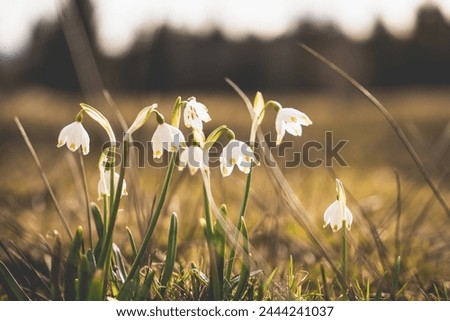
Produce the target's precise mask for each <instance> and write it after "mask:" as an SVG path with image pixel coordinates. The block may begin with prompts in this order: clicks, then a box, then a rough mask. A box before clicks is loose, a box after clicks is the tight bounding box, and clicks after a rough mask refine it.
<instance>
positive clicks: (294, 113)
mask: <svg viewBox="0 0 450 321" xmlns="http://www.w3.org/2000/svg"><path fill="white" fill-rule="evenodd" d="M269 105H271V106H273V107H275V110H276V111H277V115H276V120H275V130H276V133H277V140H276V144H277V145H279V144H280V143H281V142H282V140H283V138H284V136H285V134H286V132H288V133H289V134H291V135H294V136H301V135H302V126H309V125H311V124H312V121H311V119H310V118H309V117H308V116H307V115H306V114H304V113H302V112H301V111H299V110H297V109H294V108H289V107H287V108H283V107H282V106H281V105H280V104H279V103H278V102H274V101H270V102H268V103H267V104H264V100H263V97H262V95H261V93H259V92H258V93H257V95H256V97H255V102H254V105H253V112H254V117H255V119H254V125H255V127H254V128H252V131H253V130H255V131H256V128H257V126H259V125H260V124H261V122H262V119H263V118H264V113H265V109H266V107H267V106H269ZM180 106H184V111H183V116H184V117H183V119H184V124H185V126H186V127H187V128H190V129H191V130H192V131H193V134H194V135H193V136H194V142H193V144H192V145H191V146H187V145H186V139H185V137H184V135H183V133H182V132H181V130H180V129H179V128H178V127H176V126H178V124H176V126H174V124H172V125H171V124H168V123H166V122H165V121H164V118H163V117H162V115H161V114H159V113H158V112H157V111H156V108H157V105H156V104H153V105H151V106H148V107H145V108H143V109H142V110H141V111H140V112H139V114H138V116H137V117H136V119H135V121H134V122H133V124H132V125H131V126H130V128H129V129H128V131H127V132H126V133H125V134H126V136H127V135H128V137H129V136H131V134H132V133H134V132H135V131H136V130H137V129H139V128H140V127H142V126H143V125H144V124H145V123H146V122H147V120H148V119H149V118H150V115H151V114H152V113H153V112H156V113H157V119H158V126H157V128H156V130H155V132H154V134H153V136H152V138H151V144H152V149H153V157H154V158H160V157H161V156H162V154H163V151H164V150H166V151H168V152H175V151H178V150H180V149H182V151H181V153H180V157H179V161H180V162H179V164H180V169H182V168H184V167H186V166H188V167H189V170H190V173H191V174H192V175H194V174H195V173H196V172H197V171H198V170H201V171H208V170H209V167H208V164H209V156H208V153H209V148H210V147H211V145H212V144H211V143H212V142H211V141H208V139H207V140H205V135H204V133H203V123H206V122H209V121H210V120H211V117H210V115H209V113H208V109H207V108H206V106H205V105H204V104H202V103H200V102H198V101H197V100H196V98H195V97H190V98H189V99H187V101H184V102H182V104H181V105H180ZM81 107H82V110H81V112H80V113H79V114H78V115H77V117H76V121H74V122H73V123H71V124H69V125H67V126H65V127H64V128H63V129H62V130H61V132H60V134H59V137H58V144H57V146H58V147H61V146H63V145H65V144H66V145H67V147H68V148H69V150H71V151H73V152H74V151H76V150H78V148H79V147H80V146H81V150H82V152H83V154H84V155H87V154H88V153H89V143H90V139H89V135H88V133H87V131H86V130H85V129H84V127H83V125H82V121H83V117H82V113H83V112H85V113H86V114H88V115H89V116H90V117H91V118H92V119H94V120H95V121H97V122H98V123H99V124H100V125H101V126H102V127H103V128H104V129H105V131H106V132H107V134H108V136H109V138H110V140H115V136H114V132H113V130H112V128H111V126H110V124H109V122H108V120H107V119H106V118H105V117H104V116H103V115H102V114H101V113H100V112H98V111H97V110H96V109H94V108H93V107H91V106H89V105H86V104H81ZM177 123H178V122H177ZM223 129H224V130H228V129H227V128H226V126H225V127H224V128H223ZM228 132H231V131H230V130H228ZM231 133H232V132H231ZM217 138H218V137H216V138H215V140H216V139H217ZM114 143H115V142H114ZM252 146H253V145H252ZM102 157H103V158H104V155H102ZM101 163H102V165H101V166H99V170H100V180H99V183H98V194H99V197H100V198H102V197H104V196H107V197H109V196H110V186H111V172H112V171H109V170H106V166H105V161H104V160H102V162H101ZM255 163H256V157H255V154H254V151H253V150H252V148H251V147H250V146H249V145H248V144H247V143H245V142H243V141H240V140H237V139H235V138H234V133H232V135H231V137H230V141H229V143H228V144H227V145H226V146H225V147H224V148H223V150H222V154H221V155H220V170H221V173H222V175H223V176H224V177H226V176H229V175H230V174H231V173H232V172H233V169H234V166H235V165H236V166H237V168H238V169H239V170H240V171H242V172H243V173H245V174H248V173H249V172H250V169H251V167H252V166H253V165H254V164H255ZM118 180H119V174H118V173H116V172H114V179H113V180H112V181H113V184H114V186H115V187H117V184H118ZM336 185H337V191H338V200H337V201H335V202H333V203H332V204H331V205H330V206H329V207H328V208H327V210H326V211H325V214H324V220H325V224H324V227H325V226H327V225H328V224H330V225H331V227H332V229H333V231H337V230H339V229H340V228H341V227H342V225H343V222H344V223H345V224H346V227H347V228H348V229H350V226H351V224H352V219H353V216H352V213H351V212H350V210H349V209H348V207H347V206H346V201H345V191H344V187H343V185H342V183H341V182H340V181H339V180H338V179H337V180H336ZM121 195H122V196H123V195H126V183H125V182H123V186H122V193H121Z"/></svg>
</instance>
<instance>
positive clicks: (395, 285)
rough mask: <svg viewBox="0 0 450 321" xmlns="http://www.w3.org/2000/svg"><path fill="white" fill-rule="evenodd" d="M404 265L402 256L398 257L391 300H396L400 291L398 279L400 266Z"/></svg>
mask: <svg viewBox="0 0 450 321" xmlns="http://www.w3.org/2000/svg"><path fill="white" fill-rule="evenodd" d="M401 263H402V259H401V257H400V256H398V257H397V260H396V261H395V267H394V277H393V282H392V290H391V300H392V301H395V300H396V294H397V289H398V283H399V282H398V278H399V276H400V265H401Z"/></svg>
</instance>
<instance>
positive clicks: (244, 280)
mask: <svg viewBox="0 0 450 321" xmlns="http://www.w3.org/2000/svg"><path fill="white" fill-rule="evenodd" d="M241 223H242V224H241V233H242V237H243V243H244V244H243V249H244V253H243V255H244V258H243V260H242V267H241V273H240V276H239V283H238V286H237V289H236V293H235V294H234V300H235V301H239V300H241V299H242V297H243V296H244V294H245V290H246V289H247V285H248V280H249V277H250V252H249V251H250V250H249V249H250V242H249V240H248V232H247V226H246V224H245V220H244V218H243V217H241Z"/></svg>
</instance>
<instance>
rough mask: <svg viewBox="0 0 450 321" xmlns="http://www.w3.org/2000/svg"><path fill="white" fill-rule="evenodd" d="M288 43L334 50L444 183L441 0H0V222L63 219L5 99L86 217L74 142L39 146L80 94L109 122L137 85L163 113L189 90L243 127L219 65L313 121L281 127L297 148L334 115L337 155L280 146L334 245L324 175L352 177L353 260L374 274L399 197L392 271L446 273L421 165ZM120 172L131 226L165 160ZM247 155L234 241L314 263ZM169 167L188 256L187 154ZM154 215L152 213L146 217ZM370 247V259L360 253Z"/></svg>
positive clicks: (192, 202) (198, 248) (368, 110)
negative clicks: (399, 259)
mask: <svg viewBox="0 0 450 321" xmlns="http://www.w3.org/2000/svg"><path fill="white" fill-rule="evenodd" d="M299 43H305V44H307V45H308V46H310V47H312V48H313V49H315V50H317V51H318V52H320V53H321V54H323V55H324V56H325V57H327V58H329V59H330V60H332V61H333V62H335V63H336V64H337V65H338V66H340V67H341V68H342V69H344V70H345V71H346V72H348V73H349V74H350V75H351V76H353V77H354V78H355V79H357V80H358V81H360V82H361V83H362V84H363V85H364V86H366V87H367V88H369V90H371V91H372V92H373V93H374V94H375V96H376V97H377V98H379V99H380V100H381V101H382V102H383V103H384V104H385V106H386V108H387V109H388V110H389V111H390V112H391V113H392V115H393V116H394V118H395V119H396V120H397V121H398V123H399V124H400V126H401V127H402V128H403V129H404V131H405V132H406V134H407V137H408V139H410V141H411V143H412V144H413V146H414V147H415V148H416V150H417V152H418V153H419V155H420V156H421V157H422V159H423V161H424V163H425V165H426V166H427V168H428V169H429V171H430V172H431V176H432V177H433V179H434V180H435V181H436V182H437V183H438V184H440V186H441V189H442V193H443V194H444V197H446V199H449V198H448V196H449V190H448V187H449V186H448V175H449V172H450V168H449V162H448V160H449V157H450V151H449V142H450V121H449V120H450V108H449V107H450V1H446V0H434V1H426V0H396V1H389V0H383V1H382V0H354V1H353V0H347V1H332V0H302V1H296V0H278V1H257V0H244V1H243V0H227V1H219V0H191V1H175V0H164V1H157V0H147V1H146V0H128V1H119V0H72V1H58V0H34V1H25V0H0V106H1V113H0V126H1V127H0V148H1V151H2V153H1V154H0V161H1V164H2V165H1V167H0V238H1V239H3V240H6V239H9V238H11V239H13V240H14V241H15V242H16V243H18V244H19V245H22V246H26V247H29V248H30V251H32V248H33V246H36V244H37V243H38V242H36V240H37V239H38V237H37V235H38V234H41V235H45V234H46V233H47V232H48V231H49V230H51V229H58V230H60V231H61V230H62V227H61V225H60V223H59V221H58V220H57V219H56V215H55V212H54V209H53V207H52V204H51V202H50V200H49V198H48V195H47V193H46V190H45V188H44V187H43V184H42V182H41V181H40V178H39V175H38V172H37V171H36V169H35V166H34V164H33V161H32V159H31V157H30V156H29V152H28V151H27V148H26V146H25V144H24V143H23V140H22V138H21V136H20V134H19V132H18V130H17V127H16V125H15V124H14V120H13V117H14V116H18V117H19V118H20V120H21V121H22V123H23V125H24V127H25V129H26V130H27V132H28V134H29V136H30V140H31V142H32V143H33V145H34V147H35V149H36V151H37V154H38V156H39V157H40V159H41V162H42V165H43V168H44V170H45V171H46V173H47V175H48V177H49V180H50V182H51V185H52V186H53V187H54V189H55V193H56V195H57V198H58V199H59V201H60V202H61V206H62V207H63V210H64V212H65V213H66V215H67V216H68V218H69V223H70V224H71V226H72V227H73V228H74V229H75V226H76V225H78V224H80V222H84V220H85V214H83V213H84V211H85V210H84V208H85V204H84V200H83V197H82V196H81V195H82V194H81V192H80V190H82V187H81V186H82V182H81V181H80V175H79V166H78V165H77V164H78V157H77V155H76V154H75V155H74V154H72V153H70V152H68V151H67V150H66V149H65V148H64V150H63V149H61V150H58V149H56V147H55V146H56V139H57V136H58V133H59V131H60V129H61V128H62V127H63V126H64V125H66V124H68V123H69V122H72V121H73V119H74V117H75V115H76V113H77V112H78V110H79V107H78V104H79V103H80V102H87V103H89V104H91V105H93V106H95V107H97V108H98V109H99V110H101V111H102V112H103V113H104V114H105V115H106V116H107V117H108V119H110V120H111V122H112V124H113V126H114V127H115V129H117V133H119V132H120V124H119V121H118V119H117V117H116V116H117V113H116V112H115V108H116V107H118V108H119V110H120V111H121V113H122V114H123V116H124V118H125V120H126V122H127V123H128V124H130V123H131V122H132V121H133V119H134V117H135V115H136V114H137V112H138V111H139V110H140V109H141V108H142V107H144V106H147V105H149V104H151V103H154V102H157V103H158V104H159V108H160V110H161V111H162V112H163V113H164V114H165V115H166V117H168V115H169V113H170V108H171V106H172V105H173V102H174V101H175V99H176V97H177V96H181V97H182V98H183V99H187V98H188V97H190V96H196V97H197V100H198V101H200V102H202V103H204V104H205V105H206V106H207V107H208V108H209V111H210V114H211V117H212V118H213V121H212V122H210V123H208V124H207V125H206V128H205V130H206V132H208V131H211V130H212V129H213V128H215V127H217V126H219V125H221V124H227V125H229V127H230V128H232V129H234V130H235V131H236V133H237V136H238V138H239V139H242V140H245V139H247V137H248V135H249V129H250V128H249V127H250V119H249V117H248V115H247V114H246V110H245V106H244V105H243V103H242V101H241V99H240V98H239V97H238V96H237V95H236V93H235V92H234V91H233V90H232V89H231V88H230V86H229V85H228V84H227V83H226V82H225V81H224V78H225V77H228V78H230V79H232V80H233V81H234V82H235V83H237V84H238V85H239V86H240V87H241V88H242V89H243V90H244V91H245V92H246V94H248V95H249V97H250V98H252V97H253V96H254V94H255V91H256V90H260V91H262V92H263V94H264V97H265V98H266V100H268V99H274V100H277V101H279V102H280V103H281V104H283V105H284V106H292V107H295V108H299V109H301V110H302V111H303V112H305V113H307V114H308V115H309V117H310V118H311V119H312V121H313V123H314V125H313V126H310V127H308V128H305V129H304V134H303V136H302V137H301V138H296V139H292V140H293V141H294V142H295V143H294V146H296V147H298V149H297V150H300V148H301V145H302V143H304V142H306V141H308V140H316V141H319V142H322V143H325V142H324V137H325V132H326V131H333V133H334V137H335V142H337V141H338V140H348V141H349V142H348V143H347V145H346V146H345V148H344V149H343V150H342V153H341V155H342V156H343V158H344V159H345V161H346V162H347V164H348V165H349V166H348V167H342V166H339V165H338V164H336V163H333V167H332V168H325V167H324V166H321V167H319V168H315V169H311V168H306V167H304V166H299V167H297V168H294V169H289V168H284V167H285V166H284V163H283V161H280V163H279V164H280V166H281V167H282V169H283V171H284V173H285V174H286V175H287V178H288V181H289V182H290V183H291V184H292V187H293V188H294V190H295V192H296V193H297V195H298V197H299V198H300V200H301V201H302V202H303V203H304V206H305V207H306V208H307V210H308V211H309V212H310V213H311V218H312V220H313V221H314V222H315V223H316V225H317V233H321V235H323V238H324V239H327V238H329V239H330V242H331V244H333V246H334V248H335V249H338V248H339V240H338V239H337V238H335V237H333V234H332V233H331V232H330V231H329V230H328V229H327V230H324V229H322V227H321V225H322V215H323V211H324V210H325V208H326V207H327V206H328V205H329V204H330V203H331V202H332V201H333V200H334V199H335V197H336V195H335V185H334V176H335V175H337V176H339V177H340V178H341V180H342V181H343V182H344V184H345V186H346V188H347V189H348V192H349V193H350V194H351V195H352V196H351V198H350V199H351V205H350V208H352V210H353V211H354V213H355V220H356V222H355V223H354V228H353V231H352V235H353V236H354V238H355V239H357V241H356V240H355V241H354V243H352V244H353V245H352V251H354V253H359V254H360V255H354V256H353V260H354V262H353V263H357V262H358V263H360V264H363V265H364V266H366V264H367V269H361V271H368V272H367V273H369V274H370V275H372V276H373V275H374V274H375V275H376V274H377V273H380V274H378V275H381V274H382V271H383V268H385V267H386V266H385V263H386V262H388V263H389V262H393V260H394V255H393V253H394V252H395V253H398V248H396V249H394V246H393V244H394V238H395V237H397V238H398V235H397V236H395V228H394V224H393V223H394V222H395V220H396V217H397V216H396V215H397V213H398V205H399V204H401V209H402V213H403V216H402V221H401V222H402V225H401V229H400V231H401V233H400V238H401V241H402V242H401V244H404V245H402V247H401V251H402V254H403V255H405V256H406V259H405V262H406V263H405V265H406V264H409V267H410V270H408V271H410V273H411V275H413V276H417V275H420V277H421V278H422V279H421V280H422V281H424V282H425V283H426V281H430V280H431V279H433V278H437V279H442V278H443V279H444V280H447V281H448V280H449V279H450V275H449V274H448V273H449V271H448V270H446V267H448V263H450V250H449V248H448V244H449V243H448V242H449V241H450V240H449V237H450V236H449V234H448V233H447V231H448V227H449V220H448V217H447V216H446V215H445V212H444V211H443V210H442V208H441V207H440V206H439V204H438V203H437V202H436V200H435V198H434V196H433V194H432V193H431V191H430V189H429V187H428V185H427V184H426V183H425V181H424V180H423V177H422V176H421V174H420V172H419V171H418V170H417V168H416V167H415V165H414V163H413V162H412V161H411V159H410V157H409V155H408V154H407V153H406V151H405V150H404V147H403V146H402V144H401V143H400V141H399V139H398V137H397V136H396V135H395V133H394V132H393V131H392V129H391V128H390V127H389V125H388V124H387V123H386V121H385V120H384V119H383V117H382V116H381V115H380V114H379V113H378V112H377V111H376V110H375V109H374V108H373V106H372V105H371V104H370V103H369V102H368V101H366V99H365V98H364V97H362V96H361V95H360V94H358V93H357V92H356V91H355V89H354V88H353V87H351V86H350V85H349V84H348V83H346V82H344V81H343V80H342V79H341V78H339V76H337V75H336V74H335V73H334V72H333V71H331V70H330V69H329V68H328V67H327V66H325V65H323V64H322V63H321V62H319V61H318V60H316V59H315V58H313V57H312V56H311V55H309V54H308V53H306V52H305V51H304V50H303V49H302V48H301V47H300V46H299V45H298V44H299ZM105 89H106V90H107V91H108V92H109V95H110V96H108V95H106V96H105V94H104V93H105V91H104V90H105ZM273 119H274V115H273V114H271V113H268V115H267V116H266V119H265V120H264V122H263V124H262V127H263V131H264V132H265V133H266V132H269V133H272V134H274V125H273ZM84 123H85V124H86V125H85V127H86V128H87V130H88V131H89V133H90V135H91V141H92V146H93V147H91V150H92V152H91V153H90V154H89V155H88V156H87V157H85V163H86V169H87V172H88V185H89V190H90V193H89V196H90V198H91V200H92V201H95V200H96V197H97V193H96V189H97V187H96V186H97V182H98V173H97V170H96V165H97V157H98V153H96V151H99V148H100V146H101V144H102V143H103V142H105V141H106V135H105V134H104V133H103V132H102V130H101V129H99V128H98V126H96V125H95V124H93V122H92V121H90V120H86V121H85V122H84ZM153 128H154V124H152V125H149V126H147V127H145V128H143V129H142V130H141V131H140V132H139V133H137V134H136V138H137V139H141V140H143V141H148V140H149V138H150V137H151V135H152V132H153ZM117 136H119V137H120V135H117ZM290 138H291V137H290ZM318 153H319V154H318V155H317V157H322V158H323V157H326V155H322V154H320V151H319V152H318ZM148 157H149V158H151V151H149V155H148ZM280 160H283V158H280ZM137 173H138V174H136V173H135V174H136V175H135V174H133V175H132V176H130V177H129V178H127V179H129V180H133V183H132V184H131V183H129V186H135V187H134V188H130V191H129V196H128V198H127V200H126V201H125V202H123V204H124V205H123V206H124V211H125V212H127V213H129V215H124V216H122V217H121V224H123V225H130V226H136V225H133V224H135V223H136V221H138V222H141V224H139V225H138V227H136V229H137V230H140V232H141V233H142V227H143V226H145V225H146V224H145V222H146V220H147V216H146V215H148V211H149V209H150V207H151V204H152V199H153V196H154V195H155V194H156V193H158V191H159V185H158V184H160V182H161V179H162V177H163V175H164V171H163V170H150V171H148V170H147V171H145V170H138V171H137ZM255 173H256V174H255V177H254V180H255V183H254V184H253V189H252V193H251V198H250V205H249V208H250V210H249V214H248V216H249V218H248V219H249V224H248V225H249V226H250V228H251V234H250V235H251V241H252V242H253V243H254V245H255V246H256V247H257V248H258V249H259V250H260V251H261V253H263V255H265V254H264V253H266V256H265V257H266V258H267V260H268V261H269V262H270V263H273V264H277V263H276V262H286V260H287V258H288V256H289V255H290V254H293V255H294V258H295V259H296V261H298V262H300V264H302V266H304V268H308V266H316V265H315V264H316V263H317V261H318V260H319V258H318V257H316V256H315V255H316V254H315V251H314V249H313V248H312V247H311V246H309V245H308V243H307V241H305V240H306V236H305V234H304V232H303V231H302V230H301V229H300V228H299V226H298V224H297V223H296V222H295V220H293V219H292V217H290V216H289V212H288V211H287V210H286V205H285V204H284V201H283V199H282V198H281V197H279V195H278V193H279V190H278V189H277V188H276V187H275V186H273V184H272V182H271V181H270V179H269V178H268V175H267V172H266V170H265V169H264V168H263V167H258V168H256V170H255ZM395 173H398V175H399V181H397V180H396V174H395ZM176 175H177V176H176V181H175V184H174V186H175V187H174V191H173V193H172V194H171V195H172V196H171V199H170V201H169V202H168V205H167V212H170V211H177V213H180V221H181V222H182V224H181V225H180V226H183V227H185V228H184V229H183V230H182V231H180V233H182V235H181V240H182V241H181V245H180V253H181V254H180V256H181V257H184V258H185V259H186V260H187V261H189V260H191V259H193V260H200V259H199V257H202V256H205V248H204V239H203V236H202V233H201V231H200V230H199V225H198V224H193V223H192V222H194V223H196V222H198V218H199V217H201V215H202V214H201V213H202V201H201V181H200V177H197V176H194V177H192V178H190V179H188V178H189V175H188V174H187V173H186V171H185V172H181V173H180V174H176ZM219 176H220V174H219V173H218V171H213V178H214V180H216V181H218V182H220V184H217V186H216V189H215V191H214V193H217V198H218V199H217V202H218V203H222V202H225V203H227V205H228V207H229V209H230V213H231V214H230V217H231V219H233V220H234V217H235V216H236V215H237V214H236V213H237V212H238V209H239V206H240V201H241V198H242V192H243V188H244V182H245V177H244V175H243V174H242V173H234V174H233V177H232V178H228V179H221V178H220V177H219ZM399 184H400V186H401V189H400V190H399ZM138 187H142V189H139V188H138ZM186 190H189V193H186ZM400 191H401V192H400ZM197 196H198V197H197ZM399 200H400V201H399ZM363 214H364V215H363ZM183 222H184V223H185V224H183ZM83 224H84V225H85V223H83ZM167 224H168V215H166V216H165V218H164V224H163V225H161V227H160V228H161V230H162V231H165V229H167ZM364 224H365V225H364ZM358 225H359V226H360V227H358ZM362 226H366V228H365V229H364V228H363V227H362ZM368 227H370V231H372V232H369V228H368ZM373 227H375V231H378V233H379V235H375V234H373V232H374V229H373ZM136 233H137V234H138V232H136ZM121 235H122V236H123V237H125V236H126V233H122V234H121V233H118V234H117V237H118V238H119V237H121ZM161 235H162V236H161V237H162V240H163V241H162V242H161V246H164V240H165V236H164V235H165V234H164V233H162V234H161ZM137 238H138V239H139V236H137ZM377 238H378V240H381V242H382V243H383V242H384V243H383V246H382V250H380V247H377V246H378V245H379V243H377V244H378V245H375V243H374V239H375V240H376V239H377ZM305 242H306V243H305ZM377 242H378V241H377ZM152 246H153V247H155V248H156V247H157V246H158V245H152ZM380 251H381V252H380ZM338 252H339V251H337V252H336V256H337V257H339V253H338ZM411 253H413V254H411ZM410 254H411V256H410V257H411V259H410V261H408V255H410ZM380 257H381V258H383V257H384V259H380ZM370 258H373V259H374V262H378V263H374V264H373V266H369V265H370V264H369V263H368V261H370ZM425 258H426V259H425ZM380 260H381V261H380ZM383 260H384V261H383ZM356 261H357V262H356ZM361 262H362V263H361ZM379 262H382V263H383V262H384V263H383V264H381V263H379ZM419 262H420V264H418V263H419ZM380 264H381V265H380ZM406 270H407V269H406ZM374 271H375V272H374ZM376 271H378V272H376ZM422 272H423V274H421V273H422ZM361 273H365V272H361ZM371 273H374V274H371ZM373 278H374V279H375V276H374V277H373ZM418 295H419V296H420V295H421V294H420V293H419V294H418Z"/></svg>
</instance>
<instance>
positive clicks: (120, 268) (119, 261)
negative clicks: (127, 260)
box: [112, 243, 127, 284]
mask: <svg viewBox="0 0 450 321" xmlns="http://www.w3.org/2000/svg"><path fill="white" fill-rule="evenodd" d="M112 252H113V259H114V264H115V267H114V270H116V274H117V276H118V277H119V280H120V283H121V284H123V283H124V282H125V280H126V278H127V270H126V269H125V264H124V262H123V257H122V253H121V252H120V248H119V247H118V246H117V244H116V243H113V245H112Z"/></svg>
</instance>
